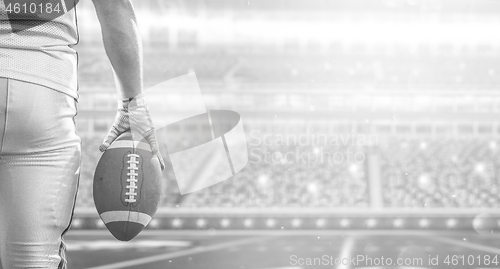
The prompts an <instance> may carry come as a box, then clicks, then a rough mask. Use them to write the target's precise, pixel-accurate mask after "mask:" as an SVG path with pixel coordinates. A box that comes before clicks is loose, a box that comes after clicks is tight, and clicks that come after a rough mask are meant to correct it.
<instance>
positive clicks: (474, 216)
mask: <svg viewBox="0 0 500 269" xmlns="http://www.w3.org/2000/svg"><path fill="white" fill-rule="evenodd" d="M133 3H134V5H135V7H136V10H137V15H138V22H139V27H140V31H141V35H142V37H143V42H144V66H145V84H146V88H148V87H151V86H154V85H156V84H158V83H161V82H164V81H167V80H170V79H173V78H176V77H178V76H181V75H184V74H188V73H193V72H194V73H196V76H197V78H198V82H199V85H200V89H201V92H202V93H203V96H204V100H205V103H206V106H207V108H208V109H228V110H233V111H236V112H238V113H239V114H240V115H241V117H242V121H243V124H244V128H245V132H246V135H247V147H248V154H249V163H248V164H247V166H246V167H245V168H244V169H243V170H242V171H241V172H240V173H238V174H237V175H235V176H234V177H232V178H230V179H228V180H226V181H224V182H221V183H219V184H217V185H214V186H212V187H210V188H207V189H204V190H202V191H198V192H195V193H192V194H188V195H180V193H179V189H178V186H177V182H176V181H175V177H174V176H173V172H172V171H170V172H169V171H167V172H166V177H167V180H166V181H165V184H164V189H163V196H162V200H161V205H160V210H159V212H158V214H157V215H156V218H155V219H154V220H153V221H152V223H151V224H150V225H149V227H148V229H152V230H154V229H157V230H179V229H181V230H182V229H188V230H192V229H196V230H210V229H212V230H213V229H215V230H224V229H226V230H227V229H243V230H245V229H247V230H248V229H257V230H259V229H264V230H273V229H274V230H279V229H285V230H286V229H334V230H335V229H416V230H425V229H437V230H440V229H447V230H453V229H455V230H456V229H458V230H473V231H474V230H475V231H481V232H482V233H483V232H484V231H486V232H487V233H493V231H494V230H495V229H497V228H498V227H499V225H500V222H498V221H497V217H496V212H497V210H498V209H497V208H498V206H499V205H500V196H499V188H500V168H499V167H500V166H499V164H500V139H499V136H500V124H499V120H498V117H499V116H500V94H499V93H500V92H499V86H500V35H498V32H497V31H498V29H500V16H498V15H499V13H500V2H499V1H492V0H307V1H306V0H273V1H268V0H248V1H246V0H245V1H243V0H209V1H207V0H183V1H181V0H178V1H176V0H135V1H133ZM78 14H79V27H80V34H81V38H80V43H79V45H78V46H76V50H77V51H78V53H79V59H80V60H79V73H80V101H79V115H78V117H77V127H78V133H79V135H80V136H81V137H82V139H83V154H84V155H83V163H82V171H81V180H80V191H79V193H78V200H77V208H76V214H75V219H74V221H73V226H72V227H73V229H74V230H78V229H80V230H87V229H104V227H103V225H102V223H101V222H100V220H99V219H98V217H97V214H96V212H95V209H94V204H93V198H92V180H93V173H94V169H95V167H96V164H97V162H98V160H99V157H100V155H101V154H100V152H99V150H98V146H99V144H100V143H101V141H102V140H103V138H104V136H105V134H106V133H107V130H108V128H109V127H110V126H111V123H112V122H113V119H114V115H115V109H116V101H115V100H116V98H117V96H116V91H115V88H114V82H113V74H112V70H111V67H110V64H109V62H108V60H107V58H106V56H105V53H104V49H103V46H102V41H101V36H100V26H99V23H98V21H97V18H96V16H95V11H94V9H93V6H92V4H91V1H81V3H80V5H79V6H78ZM181 86H182V85H180V86H179V87H181ZM188 104H189V100H187V99H186V100H179V101H178V105H179V106H184V105H188ZM196 131H199V130H198V129H197V127H196V126H192V127H190V126H187V127H186V129H185V130H178V132H180V133H182V132H196ZM158 133H159V139H160V142H161V139H162V138H161V130H160V131H159V132H158ZM163 152H164V153H165V152H166V151H165V149H163ZM186 165H189V164H186Z"/></svg>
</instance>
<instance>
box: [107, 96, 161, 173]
mask: <svg viewBox="0 0 500 269" xmlns="http://www.w3.org/2000/svg"><path fill="white" fill-rule="evenodd" d="M130 131H132V132H138V133H140V134H141V135H142V136H143V137H144V138H145V139H146V140H147V141H148V143H149V145H150V146H151V151H152V152H153V154H154V155H156V156H157V157H158V160H159V161H160V166H161V170H163V169H165V162H164V161H163V158H162V157H161V153H160V151H159V150H158V142H157V140H156V133H155V129H154V127H153V122H152V121H151V117H150V116H149V110H148V107H147V105H146V101H145V100H144V96H143V95H142V94H139V95H138V96H136V97H134V98H130V99H123V100H119V101H118V111H117V113H116V117H115V122H114V123H113V126H111V129H110V130H109V133H108V136H107V137H106V139H104V142H103V143H102V144H101V146H100V147H99V150H100V151H102V152H104V151H106V149H108V147H109V146H110V145H111V143H113V141H115V139H116V138H117V137H118V136H120V135H121V134H123V133H125V132H130Z"/></svg>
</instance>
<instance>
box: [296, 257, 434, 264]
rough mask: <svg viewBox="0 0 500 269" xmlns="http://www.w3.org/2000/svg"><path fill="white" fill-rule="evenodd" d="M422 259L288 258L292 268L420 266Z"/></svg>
mask: <svg viewBox="0 0 500 269" xmlns="http://www.w3.org/2000/svg"><path fill="white" fill-rule="evenodd" d="M423 263H424V259H423V258H416V257H415V258H401V257H400V258H390V257H384V256H380V257H369V256H368V255H355V256H348V257H334V256H331V255H326V254H325V255H322V256H319V257H300V256H298V255H291V256H290V265H292V266H297V265H298V266H304V265H306V266H340V265H344V266H422V265H423Z"/></svg>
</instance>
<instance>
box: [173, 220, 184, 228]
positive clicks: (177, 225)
mask: <svg viewBox="0 0 500 269" xmlns="http://www.w3.org/2000/svg"><path fill="white" fill-rule="evenodd" d="M172 227H173V228H181V227H182V220H181V219H179V218H175V219H173V220H172Z"/></svg>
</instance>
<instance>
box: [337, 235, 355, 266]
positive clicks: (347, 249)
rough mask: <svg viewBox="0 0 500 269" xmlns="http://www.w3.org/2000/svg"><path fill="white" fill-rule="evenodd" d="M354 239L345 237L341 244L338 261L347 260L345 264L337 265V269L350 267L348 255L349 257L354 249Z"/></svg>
mask: <svg viewBox="0 0 500 269" xmlns="http://www.w3.org/2000/svg"><path fill="white" fill-rule="evenodd" d="M354 241H355V240H354V237H347V238H346V239H345V240H344V243H343V244H342V251H341V252H340V255H339V258H340V259H342V260H343V259H344V258H346V259H347V264H342V263H341V264H339V266H337V269H349V268H350V267H351V266H350V264H349V255H351V252H352V249H353V248H354Z"/></svg>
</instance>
